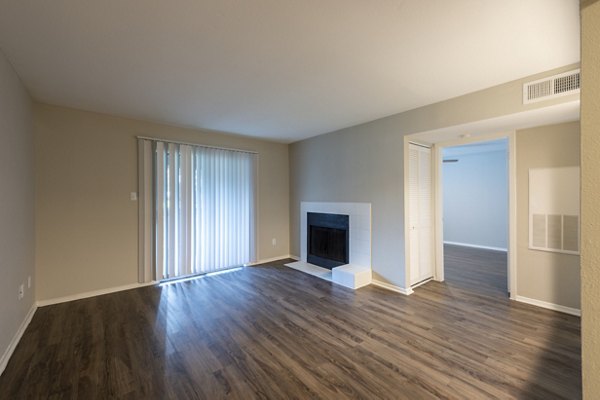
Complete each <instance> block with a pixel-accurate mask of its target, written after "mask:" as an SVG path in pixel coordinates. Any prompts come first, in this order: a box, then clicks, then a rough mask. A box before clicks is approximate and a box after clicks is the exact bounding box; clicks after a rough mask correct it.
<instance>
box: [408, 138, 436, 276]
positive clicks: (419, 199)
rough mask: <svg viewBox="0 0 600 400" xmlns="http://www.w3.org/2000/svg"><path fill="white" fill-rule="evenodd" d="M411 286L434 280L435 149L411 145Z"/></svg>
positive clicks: (409, 174)
mask: <svg viewBox="0 0 600 400" xmlns="http://www.w3.org/2000/svg"><path fill="white" fill-rule="evenodd" d="M408 170H409V171H408V176H409V182H408V186H409V187H408V190H409V221H408V223H409V232H410V233H409V238H408V239H409V242H410V244H409V245H410V247H409V251H410V258H409V260H410V284H411V285H414V284H417V283H419V282H422V281H423V280H425V279H429V278H431V277H433V255H432V250H433V218H432V190H431V187H432V178H431V172H432V171H431V149H430V148H428V147H423V146H419V145H415V144H412V143H411V144H409V163H408Z"/></svg>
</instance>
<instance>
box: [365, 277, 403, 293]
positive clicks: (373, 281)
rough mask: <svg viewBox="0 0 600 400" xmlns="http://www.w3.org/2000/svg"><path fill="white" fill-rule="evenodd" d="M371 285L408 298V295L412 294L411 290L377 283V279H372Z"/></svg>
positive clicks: (385, 283)
mask: <svg viewBox="0 0 600 400" xmlns="http://www.w3.org/2000/svg"><path fill="white" fill-rule="evenodd" d="M371 284H372V285H375V286H379V287H380V288H384V289H387V290H391V291H392V292H396V293H401V294H403V295H405V296H409V295H411V294H413V290H412V288H408V289H405V288H403V287H400V286H396V285H392V284H391V283H387V282H382V281H378V280H377V279H372V280H371Z"/></svg>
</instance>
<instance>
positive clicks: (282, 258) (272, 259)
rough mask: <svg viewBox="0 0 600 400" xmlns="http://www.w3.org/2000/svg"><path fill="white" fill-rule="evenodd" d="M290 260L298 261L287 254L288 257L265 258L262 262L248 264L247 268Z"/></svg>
mask: <svg viewBox="0 0 600 400" xmlns="http://www.w3.org/2000/svg"><path fill="white" fill-rule="evenodd" d="M288 258H291V259H293V260H298V258H297V257H294V256H291V255H289V254H287V255H284V256H278V257H271V258H263V259H261V260H257V261H254V262H251V263H248V264H246V266H247V267H251V266H253V265H258V264H265V263H270V262H273V261H279V260H285V259H288Z"/></svg>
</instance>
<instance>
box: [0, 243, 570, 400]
mask: <svg viewBox="0 0 600 400" xmlns="http://www.w3.org/2000/svg"><path fill="white" fill-rule="evenodd" d="M446 251H447V266H446V278H447V282H444V283H439V282H430V283H427V284H426V285H423V286H421V287H419V288H418V289H416V290H415V293H414V294H413V295H411V296H404V295H401V294H396V293H393V292H390V291H386V290H384V289H380V288H377V287H374V286H369V287H365V288H362V289H359V290H357V291H352V290H350V289H346V288H343V287H340V286H336V285H333V284H331V283H329V282H326V281H323V280H320V279H318V278H315V277H312V276H309V275H306V274H303V273H301V272H299V271H296V270H293V269H290V268H287V267H284V266H283V265H282V264H283V262H278V263H272V264H268V265H262V266H257V267H248V268H244V269H242V270H238V271H235V272H230V273H226V274H221V275H216V276H211V277H206V278H202V279H197V280H193V281H188V282H182V283H176V284H171V285H167V286H162V287H145V288H140V289H135V290H129V291H125V292H119V293H114V294H109V295H104V296H99V297H95V298H90V299H84V300H78V301H74V302H70V303H63V304H58V305H53V306H48V307H43V308H40V309H38V311H37V312H36V314H35V316H34V318H33V320H32V322H31V324H30V326H29V327H28V329H27V331H26V332H25V334H24V336H23V338H22V340H21V343H20V344H19V346H18V347H17V349H16V351H15V353H14V355H13V357H12V358H11V360H10V362H9V364H8V367H7V369H6V371H5V373H4V374H3V375H2V376H1V377H0V399H86V400H87V399H225V398H226V399H349V398H361V399H413V400H414V399H544V400H548V399H578V398H581V377H580V374H581V372H580V364H581V360H580V323H579V318H577V317H573V316H569V315H565V314H560V313H557V312H553V311H548V310H544V309H540V308H537V307H533V306H529V305H526V304H521V303H515V302H511V301H510V300H508V298H507V296H506V280H505V279H506V278H505V276H504V281H502V268H499V267H498V265H500V267H502V262H503V261H502V260H503V259H502V257H505V255H503V254H502V253H496V252H486V251H474V252H473V251H468V250H465V249H460V248H455V247H453V246H452V247H451V246H449V247H447V248H446ZM465 251H466V253H465ZM505 261H506V260H505V259H504V263H505ZM494 266H495V267H494ZM504 269H505V266H504ZM504 273H505V272H504ZM502 285H503V286H502Z"/></svg>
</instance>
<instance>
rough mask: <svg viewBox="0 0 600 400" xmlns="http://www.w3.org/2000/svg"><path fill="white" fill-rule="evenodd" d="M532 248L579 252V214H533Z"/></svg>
mask: <svg viewBox="0 0 600 400" xmlns="http://www.w3.org/2000/svg"><path fill="white" fill-rule="evenodd" d="M531 224H532V229H531V243H530V248H532V249H536V250H549V251H560V252H565V253H571V254H576V253H578V252H579V216H577V215H556V214H533V215H532V216H531Z"/></svg>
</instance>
